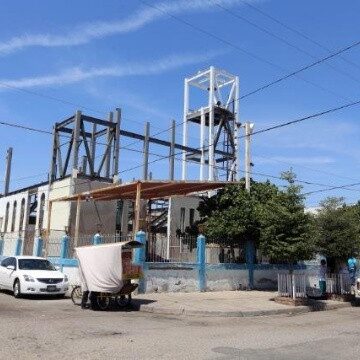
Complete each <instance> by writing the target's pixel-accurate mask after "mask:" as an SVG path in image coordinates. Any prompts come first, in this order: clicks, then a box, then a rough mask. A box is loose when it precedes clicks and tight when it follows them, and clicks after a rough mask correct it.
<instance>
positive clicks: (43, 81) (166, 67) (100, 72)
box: [0, 51, 224, 89]
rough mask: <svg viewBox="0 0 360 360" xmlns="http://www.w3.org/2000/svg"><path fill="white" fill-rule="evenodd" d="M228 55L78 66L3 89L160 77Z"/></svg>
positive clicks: (4, 84) (2, 83)
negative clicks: (85, 67) (137, 77)
mask: <svg viewBox="0 0 360 360" xmlns="http://www.w3.org/2000/svg"><path fill="white" fill-rule="evenodd" d="M223 53H224V52H221V51H216V52H207V53H201V54H187V55H186V54H185V55H184V54H182V55H171V56H167V57H164V58H162V59H158V60H153V61H148V62H142V63H135V62H133V63H127V64H123V65H118V66H109V67H94V68H89V69H83V68H81V67H74V68H70V69H66V70H63V71H62V72H60V73H58V74H54V75H44V76H36V77H24V78H20V79H15V80H14V79H0V89H6V88H22V89H26V88H33V87H46V86H51V85H55V84H56V85H59V86H61V85H68V84H73V83H77V82H80V81H84V80H88V79H92V78H98V77H127V76H146V75H156V74H161V73H164V72H167V71H171V70H174V69H177V68H179V67H182V66H186V65H192V64H199V63H204V62H207V61H209V60H211V59H212V58H214V57H216V56H218V55H220V54H223Z"/></svg>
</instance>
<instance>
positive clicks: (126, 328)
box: [0, 292, 360, 360]
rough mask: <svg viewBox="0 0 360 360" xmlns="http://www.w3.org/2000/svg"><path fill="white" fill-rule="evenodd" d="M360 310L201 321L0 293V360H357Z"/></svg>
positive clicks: (198, 318)
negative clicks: (95, 308)
mask: <svg viewBox="0 0 360 360" xmlns="http://www.w3.org/2000/svg"><path fill="white" fill-rule="evenodd" d="M359 335H360V308H346V309H341V310H335V311H327V312H317V313H307V314H304V315H297V316H269V317H255V318H204V317H181V316H179V317H176V316H165V315H164V316H160V315H154V314H148V313H140V312H137V311H128V312H123V311H121V312H120V311H111V312H93V311H91V310H81V309H80V308H79V307H76V306H74V305H72V303H71V300H69V299H65V300H52V299H45V300H40V299H19V300H17V299H14V298H13V297H12V296H11V295H10V294H8V293H5V292H0V359H7V360H8V359H62V360H64V359H219V360H221V359H256V360H265V359H266V360H271V359H276V360H285V359H286V360H288V359H326V360H331V359H342V360H346V359H351V360H354V359H358V358H359V354H360V342H359Z"/></svg>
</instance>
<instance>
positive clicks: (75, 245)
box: [74, 196, 81, 247]
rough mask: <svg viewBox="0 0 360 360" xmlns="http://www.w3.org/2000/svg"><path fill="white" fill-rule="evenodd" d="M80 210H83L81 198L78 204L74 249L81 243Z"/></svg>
mask: <svg viewBox="0 0 360 360" xmlns="http://www.w3.org/2000/svg"><path fill="white" fill-rule="evenodd" d="M80 210H81V198H80V196H79V197H78V199H77V203H76V217H75V234H74V247H77V245H78V242H79V230H80Z"/></svg>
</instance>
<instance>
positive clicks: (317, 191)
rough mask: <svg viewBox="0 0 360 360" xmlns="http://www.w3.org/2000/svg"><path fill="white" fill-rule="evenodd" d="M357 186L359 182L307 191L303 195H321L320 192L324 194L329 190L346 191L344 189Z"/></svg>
mask: <svg viewBox="0 0 360 360" xmlns="http://www.w3.org/2000/svg"><path fill="white" fill-rule="evenodd" d="M357 185H360V182H357V183H353V184H348V185H339V186H333V187H330V188H328V189H320V190H314V191H309V192H306V193H304V194H303V195H304V196H308V195H312V194H316V193H321V192H326V191H331V190H338V189H346V188H349V187H352V186H357Z"/></svg>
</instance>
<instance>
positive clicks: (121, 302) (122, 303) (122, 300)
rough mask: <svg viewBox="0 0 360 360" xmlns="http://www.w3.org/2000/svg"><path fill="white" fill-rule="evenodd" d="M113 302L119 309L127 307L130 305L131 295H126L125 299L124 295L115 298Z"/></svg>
mask: <svg viewBox="0 0 360 360" xmlns="http://www.w3.org/2000/svg"><path fill="white" fill-rule="evenodd" d="M115 302H116V304H117V305H118V306H119V307H121V308H123V307H126V306H129V305H130V303H131V294H129V295H127V297H126V295H120V296H116V298H115Z"/></svg>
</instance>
